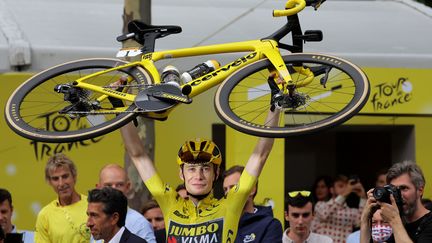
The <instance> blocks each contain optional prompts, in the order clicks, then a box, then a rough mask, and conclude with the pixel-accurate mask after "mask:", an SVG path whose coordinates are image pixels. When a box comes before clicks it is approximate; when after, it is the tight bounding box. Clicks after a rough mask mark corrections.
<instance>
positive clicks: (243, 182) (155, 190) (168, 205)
mask: <svg viewBox="0 0 432 243" xmlns="http://www.w3.org/2000/svg"><path fill="white" fill-rule="evenodd" d="M256 181H257V178H256V177H254V176H252V175H250V174H249V173H247V172H246V170H245V171H244V172H243V173H242V175H241V177H240V181H239V183H238V184H237V186H234V187H233V188H231V189H230V191H229V192H228V193H227V195H226V196H225V197H224V198H222V199H219V200H218V199H216V198H214V197H213V193H210V194H209V195H208V196H207V197H206V198H204V199H202V200H200V201H199V203H198V205H195V204H194V203H193V202H192V201H191V200H189V199H184V198H182V197H180V196H179V195H178V194H177V192H176V191H175V190H173V189H172V188H171V187H170V186H168V185H166V184H164V183H163V182H162V180H161V178H160V177H159V175H158V174H155V175H154V176H152V177H151V178H150V179H148V180H146V181H145V184H146V186H147V188H148V189H149V191H150V193H151V194H152V195H153V197H154V198H155V199H156V201H157V202H158V203H159V206H160V208H161V210H162V212H163V215H164V219H165V230H166V234H167V242H168V243H177V242H178V243H180V242H191V243H192V242H207V243H214V242H234V240H235V237H236V235H237V228H238V223H239V219H240V216H241V214H242V212H243V207H244V205H245V203H246V200H247V198H248V195H249V193H250V192H251V190H252V188H253V186H254V185H255V183H256Z"/></svg>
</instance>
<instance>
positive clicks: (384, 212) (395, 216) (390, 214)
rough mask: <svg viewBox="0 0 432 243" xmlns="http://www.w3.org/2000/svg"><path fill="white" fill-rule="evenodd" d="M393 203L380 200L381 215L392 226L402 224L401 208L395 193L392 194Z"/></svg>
mask: <svg viewBox="0 0 432 243" xmlns="http://www.w3.org/2000/svg"><path fill="white" fill-rule="evenodd" d="M390 201H391V204H389V203H385V202H378V205H380V207H381V216H382V217H383V219H384V220H385V221H387V222H389V223H390V224H391V225H392V226H393V225H394V224H402V219H401V217H400V213H399V208H398V206H397V204H396V200H395V199H394V196H393V194H391V195H390Z"/></svg>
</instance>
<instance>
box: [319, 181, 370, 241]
mask: <svg viewBox="0 0 432 243" xmlns="http://www.w3.org/2000/svg"><path fill="white" fill-rule="evenodd" d="M331 191H332V194H333V198H332V199H330V200H329V201H320V202H317V204H316V205H315V218H314V223H313V224H312V231H313V232H315V233H318V234H322V235H327V236H330V237H331V238H332V239H333V241H334V242H336V243H338V242H341V243H345V240H346V238H347V236H348V235H349V234H350V233H352V231H353V228H354V227H358V226H359V225H360V216H361V212H362V210H363V206H364V205H365V202H366V193H365V190H364V188H363V185H362V184H361V182H360V180H359V179H358V178H350V179H348V177H347V176H344V175H339V176H337V177H336V178H335V180H334V184H333V187H332V188H331ZM351 193H354V194H356V195H357V196H358V197H359V198H360V201H359V203H358V208H354V207H349V206H348V204H347V203H346V199H347V198H348V195H350V194H351Z"/></svg>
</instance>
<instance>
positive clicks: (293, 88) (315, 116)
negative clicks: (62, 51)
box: [5, 0, 369, 142]
mask: <svg viewBox="0 0 432 243" xmlns="http://www.w3.org/2000/svg"><path fill="white" fill-rule="evenodd" d="M322 2H323V0H307V1H305V0H289V1H288V2H287V3H286V6H285V10H274V11H273V16H275V17H281V16H286V17H287V23H286V24H285V25H283V26H282V27H281V28H280V29H278V30H277V31H276V32H274V33H273V34H271V35H269V36H267V37H264V38H262V39H260V40H250V41H244V42H236V43H225V44H218V45H209V46H199V47H192V48H183V49H175V50H164V51H154V45H155V41H156V39H158V38H162V37H166V36H168V35H170V34H175V33H180V32H181V27H179V26H154V25H147V24H144V23H142V22H138V21H132V22H131V23H129V25H128V29H129V32H130V33H127V34H125V35H122V36H119V37H118V38H117V39H118V40H119V41H124V40H127V39H133V40H135V41H136V42H138V43H140V44H141V45H142V47H140V48H131V49H122V50H120V51H119V52H118V55H117V57H127V56H140V57H141V60H140V61H136V62H126V61H123V60H120V59H102V58H99V59H82V60H77V61H73V62H68V63H65V64H61V65H58V66H55V67H52V68H50V69H48V70H45V71H42V72H41V73H38V74H36V75H35V76H33V77H31V78H30V79H29V80H27V81H26V82H24V83H23V84H22V85H21V86H20V87H18V88H17V89H16V90H15V92H14V93H13V94H12V95H11V96H10V98H9V100H8V102H7V104H6V108H5V116H6V121H7V123H8V125H9V126H10V127H11V128H12V129H13V130H14V131H15V132H16V133H18V134H19V135H21V136H23V137H26V138H29V139H33V140H37V141H43V142H71V141H77V140H83V139H89V138H93V137H96V136H100V135H103V134H105V133H108V132H110V131H113V130H115V129H117V128H119V127H121V126H123V125H124V124H126V123H127V122H130V121H131V120H133V119H134V118H135V117H136V116H145V117H148V118H152V119H158V120H164V119H167V117H168V114H169V112H171V111H172V110H173V108H175V107H176V106H177V105H178V104H182V103H186V104H187V103H190V102H191V101H192V98H193V97H195V96H197V95H199V94H200V93H203V92H205V91H207V90H208V89H210V88H212V87H214V86H216V85H219V84H220V86H219V87H218V90H217V92H216V95H215V109H216V111H217V114H218V115H219V117H220V118H221V119H222V121H223V122H225V123H226V124H228V125H229V126H231V127H233V128H235V129H237V130H239V131H242V132H245V133H248V134H252V135H256V136H266V137H286V136H289V135H298V134H306V133H311V132H315V131H319V130H322V129H324V128H328V127H332V126H335V125H337V124H340V123H343V122H344V121H346V120H348V119H349V118H350V117H352V116H353V115H355V114H356V113H357V112H358V111H359V110H360V109H361V108H362V107H363V105H364V104H365V102H366V101H367V98H368V95H369V82H368V79H367V77H366V75H365V74H364V73H363V72H362V71H361V70H360V68H358V67H356V66H355V65H353V64H352V63H350V62H348V61H346V60H343V59H341V58H339V57H334V56H328V55H324V54H319V53H316V54H312V53H302V51H303V43H304V42H308V41H321V40H322V33H321V31H317V30H313V31H305V32H304V33H303V32H302V30H301V27H300V22H299V18H298V15H297V13H298V12H300V11H301V10H303V9H304V8H305V7H306V6H313V7H314V8H315V10H316V9H317V8H318V7H319V6H320V5H321V3H322ZM289 33H291V38H292V43H291V44H285V43H281V42H280V40H281V39H282V38H283V37H285V36H287V35H288V34H289ZM280 49H285V50H288V51H290V52H291V53H289V54H287V55H283V56H282V55H281V52H280ZM237 52H246V53H247V54H246V55H244V56H242V57H240V58H238V59H236V60H233V61H232V62H229V63H227V64H225V65H223V66H222V67H220V68H218V69H216V70H214V71H212V72H209V73H207V74H205V75H203V76H201V77H198V78H196V79H194V80H191V81H190V82H187V83H185V84H182V85H181V87H177V86H175V85H171V84H168V83H164V82H163V81H161V78H160V76H161V75H160V72H159V70H158V69H157V68H156V66H155V62H157V61H159V60H162V59H168V58H181V57H190V56H201V55H209V54H221V53H237ZM119 80H122V82H121V83H120V84H119V82H118V81H119ZM114 83H115V84H116V85H113V84H114ZM270 108H272V109H280V110H281V112H280V117H279V121H278V125H277V126H269V125H268V124H267V123H266V115H267V111H268V109H270ZM53 114H56V115H57V116H56V117H55V119H48V118H49V117H50V116H52V115H53Z"/></svg>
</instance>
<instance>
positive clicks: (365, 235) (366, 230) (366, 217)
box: [360, 188, 379, 243]
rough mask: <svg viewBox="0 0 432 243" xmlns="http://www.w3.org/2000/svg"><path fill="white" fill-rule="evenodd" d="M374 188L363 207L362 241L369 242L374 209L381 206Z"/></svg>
mask: <svg viewBox="0 0 432 243" xmlns="http://www.w3.org/2000/svg"><path fill="white" fill-rule="evenodd" d="M373 190H374V189H373V188H372V189H370V190H369V191H368V192H367V201H366V204H365V206H364V208H363V212H362V215H361V218H360V243H369V242H370V238H371V231H370V229H371V225H370V222H371V221H370V219H371V217H372V215H371V214H372V209H373V208H376V207H379V205H378V202H377V200H376V199H375V198H374V196H373V193H372V192H373Z"/></svg>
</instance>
